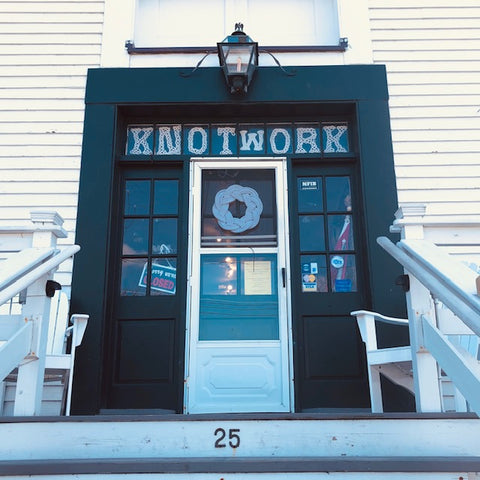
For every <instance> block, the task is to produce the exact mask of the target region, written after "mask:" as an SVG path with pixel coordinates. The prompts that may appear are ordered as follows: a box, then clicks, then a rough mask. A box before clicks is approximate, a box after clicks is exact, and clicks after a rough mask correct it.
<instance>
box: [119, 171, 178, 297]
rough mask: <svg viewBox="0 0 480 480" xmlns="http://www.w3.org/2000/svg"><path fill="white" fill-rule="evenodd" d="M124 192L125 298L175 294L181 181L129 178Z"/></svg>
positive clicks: (123, 263) (123, 264)
mask: <svg viewBox="0 0 480 480" xmlns="http://www.w3.org/2000/svg"><path fill="white" fill-rule="evenodd" d="M124 191H125V197H124V198H125V201H124V210H123V232H122V235H123V247H122V261H121V281H120V283H121V285H120V289H121V295H122V296H149V295H172V294H175V292H176V264H177V230H178V201H175V199H177V198H178V180H170V179H166V180H163V179H160V180H159V179H140V180H137V179H135V180H130V179H127V180H126V181H125V190H124ZM172 200H173V201H172Z"/></svg>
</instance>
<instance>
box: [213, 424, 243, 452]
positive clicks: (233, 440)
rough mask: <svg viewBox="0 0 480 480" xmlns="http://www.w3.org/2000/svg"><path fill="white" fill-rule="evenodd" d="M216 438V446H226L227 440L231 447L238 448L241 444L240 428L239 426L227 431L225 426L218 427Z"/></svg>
mask: <svg viewBox="0 0 480 480" xmlns="http://www.w3.org/2000/svg"><path fill="white" fill-rule="evenodd" d="M213 435H214V437H215V438H216V440H215V448H226V447H227V442H228V446H229V447H231V448H238V447H239V446H240V429H239V428H230V429H229V430H228V436H227V431H226V430H225V429H223V428H217V429H216V430H215V433H214V434H213Z"/></svg>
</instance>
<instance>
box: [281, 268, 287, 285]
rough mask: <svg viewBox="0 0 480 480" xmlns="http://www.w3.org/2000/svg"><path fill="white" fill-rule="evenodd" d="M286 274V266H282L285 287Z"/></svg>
mask: <svg viewBox="0 0 480 480" xmlns="http://www.w3.org/2000/svg"><path fill="white" fill-rule="evenodd" d="M286 275H287V272H286V270H285V267H282V284H283V288H285V280H286Z"/></svg>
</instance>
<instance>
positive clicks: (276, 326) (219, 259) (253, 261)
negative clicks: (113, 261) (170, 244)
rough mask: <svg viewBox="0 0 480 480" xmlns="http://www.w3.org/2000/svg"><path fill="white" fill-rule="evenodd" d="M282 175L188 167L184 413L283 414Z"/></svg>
mask: <svg viewBox="0 0 480 480" xmlns="http://www.w3.org/2000/svg"><path fill="white" fill-rule="evenodd" d="M284 169H285V164H284V161H282V160H278V159H275V160H273V159H272V160H269V159H262V161H261V162H260V161H258V159H257V160H249V159H239V160H230V161H228V162H224V161H219V160H217V161H215V160H211V161H207V160H201V161H196V160H194V161H192V169H191V185H192V190H191V195H190V201H191V208H190V212H191V213H190V269H189V274H190V279H189V280H190V292H189V308H188V312H189V331H188V334H187V342H188V344H187V352H188V353H187V357H188V358H187V362H186V363H187V373H186V391H185V408H186V411H187V412H188V413H207V412H288V411H290V409H291V384H290V380H289V378H290V375H289V350H290V348H289V345H290V341H289V330H290V329H289V319H288V318H287V311H288V309H287V289H286V285H287V282H286V275H287V273H288V272H287V270H286V268H287V262H286V258H288V257H287V245H286V238H287V231H286V221H285V218H286V205H287V202H286V198H285V192H286V188H285V183H284V182H285V171H284Z"/></svg>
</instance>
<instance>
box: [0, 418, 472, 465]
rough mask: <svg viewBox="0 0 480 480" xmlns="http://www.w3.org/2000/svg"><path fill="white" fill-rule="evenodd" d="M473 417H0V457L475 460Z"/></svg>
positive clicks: (22, 459) (9, 459)
mask: <svg viewBox="0 0 480 480" xmlns="http://www.w3.org/2000/svg"><path fill="white" fill-rule="evenodd" d="M479 431H480V419H479V418H478V417H477V416H476V415H474V414H464V415H459V414H454V415H445V414H443V415H438V414H437V415H433V414H431V415H426V414H424V415H414V414H409V415H388V414H383V415H351V416H346V415H342V416H338V415H302V414H287V415H270V416H269V415H191V416H183V415H163V416H148V415H146V416H125V417H120V416H109V417H102V416H97V417H37V418H33V417H24V418H19V417H10V418H5V417H4V418H1V419H0V461H15V462H21V461H26V460H28V461H42V460H55V461H56V460H64V459H70V460H71V461H74V460H81V461H83V460H86V459H89V460H92V461H93V460H95V459H115V458H116V459H119V460H122V461H123V460H125V459H132V458H143V459H145V460H148V459H150V460H153V461H157V462H158V461H160V460H161V459H168V458H178V457H181V458H184V459H188V458H190V459H195V458H216V459H222V458H226V459H231V460H239V459H247V458H284V457H288V458H290V457H301V458H306V459H307V458H310V459H316V458H319V457H321V458H332V457H333V458H339V459H340V458H344V459H345V458H354V457H355V458H357V459H358V458H363V457H383V458H392V459H393V458H407V457H412V458H413V459H418V460H420V459H421V458H425V457H435V458H437V457H447V458H459V459H460V458H461V459H463V458H478V457H480V443H479V442H478V432H479Z"/></svg>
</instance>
